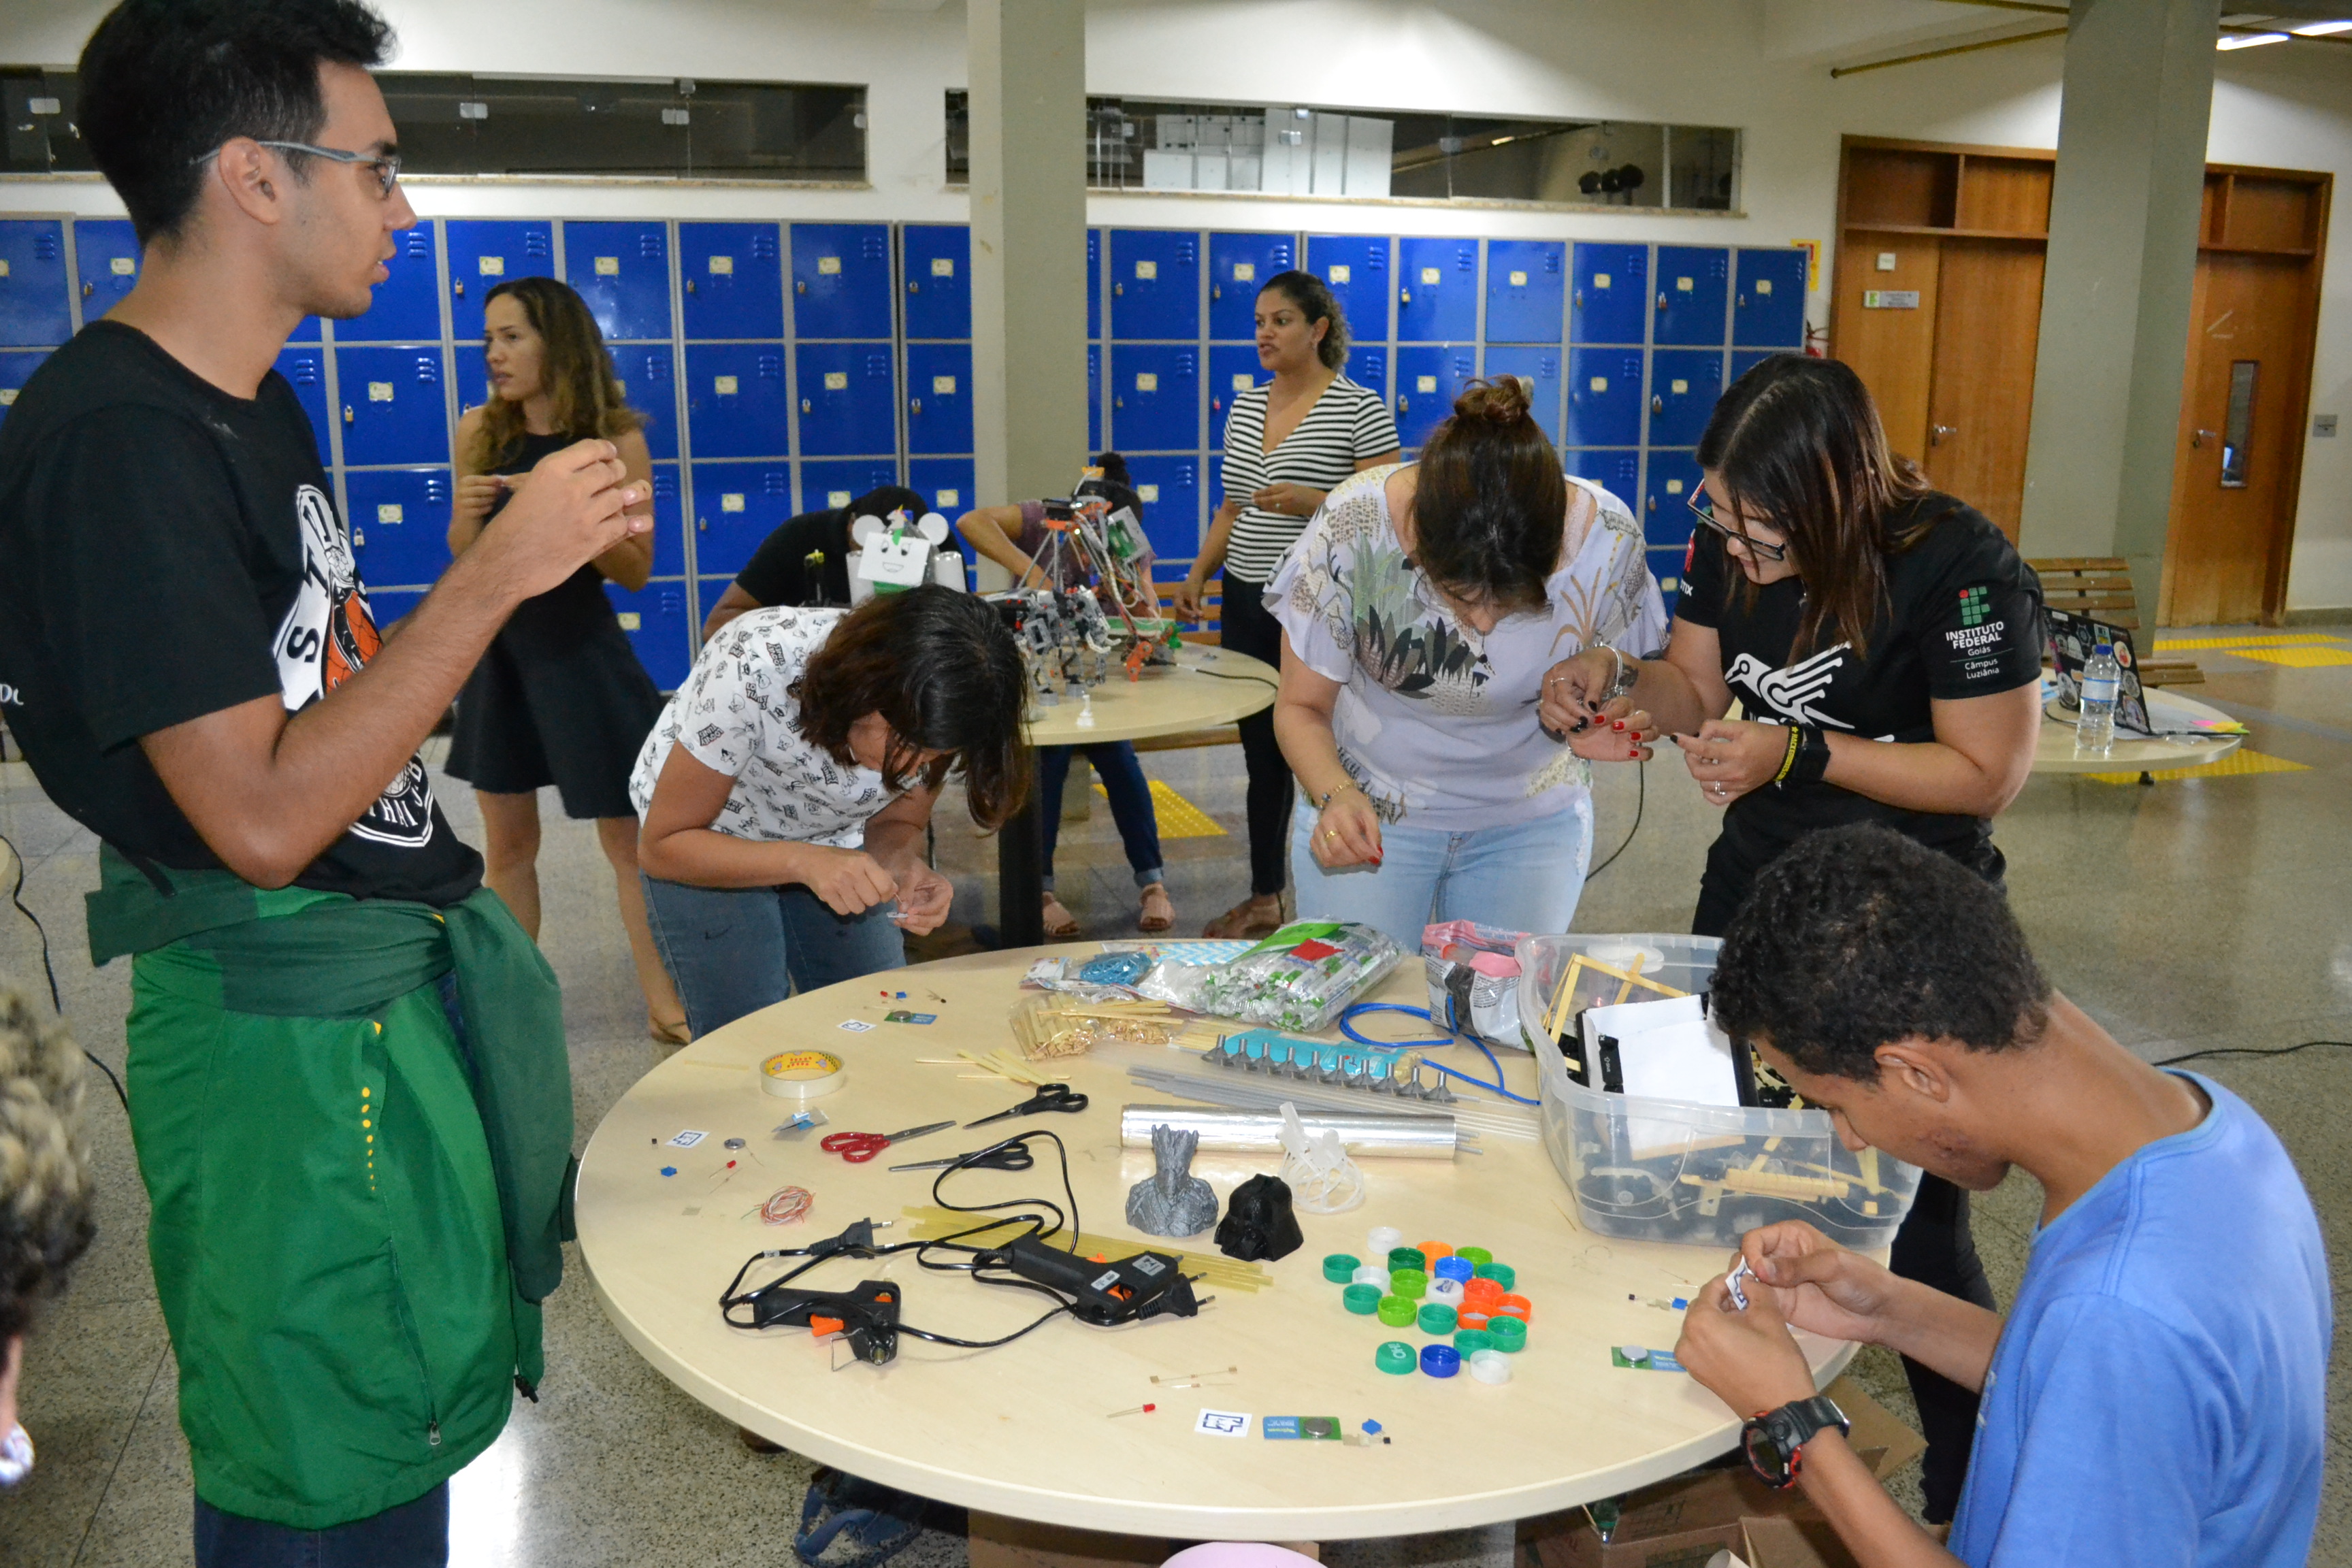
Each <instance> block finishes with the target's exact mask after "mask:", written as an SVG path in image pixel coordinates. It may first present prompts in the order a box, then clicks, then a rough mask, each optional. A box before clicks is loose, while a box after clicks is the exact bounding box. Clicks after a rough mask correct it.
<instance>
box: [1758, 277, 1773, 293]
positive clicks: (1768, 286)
mask: <svg viewBox="0 0 2352 1568" xmlns="http://www.w3.org/2000/svg"><path fill="white" fill-rule="evenodd" d="M1756 291H1757V292H1758V293H1759V294H1769V293H1770V292H1771V291H1772V279H1769V278H1759V279H1756Z"/></svg>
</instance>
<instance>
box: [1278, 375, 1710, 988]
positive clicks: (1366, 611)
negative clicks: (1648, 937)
mask: <svg viewBox="0 0 2352 1568" xmlns="http://www.w3.org/2000/svg"><path fill="white" fill-rule="evenodd" d="M1266 604H1267V605H1268V607H1269V608H1271V609H1272V610H1273V611H1274V613H1275V616H1276V619H1278V620H1279V621H1280V622H1281V623H1282V628H1283V644H1282V689H1281V691H1280V693H1279V695H1278V696H1277V697H1276V700H1275V730H1276V734H1277V735H1278V736H1279V737H1280V739H1281V742H1282V750H1283V754H1284V756H1286V758H1288V759H1289V762H1290V766H1291V771H1292V772H1293V773H1295V774H1296V775H1297V779H1298V784H1299V788H1300V790H1301V792H1302V793H1303V794H1304V795H1305V796H1306V802H1305V803H1303V804H1307V805H1312V806H1313V807H1314V809H1313V810H1312V811H1308V810H1302V811H1300V812H1299V813H1298V814H1297V818H1296V819H1295V821H1294V824H1293V826H1292V830H1291V849H1290V865H1291V877H1292V879H1293V883H1294V885H1295V886H1296V887H1297V889H1298V913H1299V917H1300V918H1301V919H1326V920H1349V921H1361V922H1362V923H1364V924H1367V925H1372V926H1377V927H1379V928H1380V929H1381V930H1382V931H1386V932H1388V933H1389V934H1390V935H1391V937H1393V938H1395V939H1396V940H1397V941H1398V942H1400V943H1402V944H1403V946H1404V948H1405V950H1406V951H1407V952H1412V951H1414V950H1416V949H1417V948H1418V947H1419V946H1420V944H1421V933H1422V928H1423V926H1424V925H1426V924H1428V923H1430V922H1431V921H1450V920H1475V921H1480V922H1482V923H1484V924H1487V925H1493V926H1500V927H1502V928H1504V929H1507V930H1512V931H1566V930H1567V929H1568V924H1569V920H1570V916H1572V915H1573V914H1574V913H1575V912H1576V901H1577V897H1578V895H1579V894H1580V892H1581V891H1582V889H1583V886H1584V873H1585V868H1586V866H1587V865H1588V863H1589V861H1590V858H1591V843H1592V799H1591V788H1590V784H1591V766H1590V764H1591V762H1595V761H1605V762H1618V761H1626V760H1631V759H1635V758H1643V757H1647V756H1648V754H1649V752H1648V749H1647V742H1649V741H1650V740H1651V739H1652V738H1653V735H1654V731H1652V730H1651V728H1650V725H1649V720H1648V716H1647V715H1646V714H1643V713H1639V712H1633V713H1624V712H1622V703H1621V704H1618V705H1617V707H1616V708H1613V709H1612V710H1611V712H1612V715H1614V716H1612V717H1596V718H1595V719H1594V720H1593V721H1590V722H1588V723H1586V724H1584V725H1582V726H1581V727H1580V728H1578V729H1577V730H1576V731H1574V732H1570V733H1563V732H1561V731H1556V730H1552V729H1550V728H1549V727H1548V726H1546V725H1544V724H1543V723H1541V722H1540V721H1538V713H1537V708H1538V702H1539V701H1540V700H1541V698H1542V696H1543V692H1544V688H1545V685H1546V683H1547V681H1548V680H1551V679H1558V672H1559V670H1560V668H1561V667H1562V666H1563V665H1566V664H1568V663H1569V662H1570V660H1572V659H1574V658H1575V657H1576V656H1577V655H1579V654H1580V653H1584V652H1585V651H1587V650H1609V649H1614V650H1617V651H1618V652H1619V653H1621V654H1622V655H1623V656H1624V658H1625V660H1626V662H1627V664H1628V666H1629V667H1630V665H1631V663H1632V661H1633V659H1636V658H1642V657H1644V656H1645V655H1647V654H1649V653H1651V652H1652V651H1654V649H1656V648H1658V647H1661V646H1662V645H1663V644H1664V641H1665V634H1666V614H1665V605H1664V601H1663V600H1662V599H1661V598H1660V596H1659V594H1658V584H1657V581H1656V579H1655V578H1654V577H1652V576H1651V575H1650V572H1649V568H1648V566H1647V564H1646V563H1645V562H1644V559H1643V540H1642V530H1641V526H1640V524H1638V523H1636V522H1635V521H1633V514H1632V513H1631V512H1630V511H1629V510H1627V509H1626V506H1625V503H1624V502H1622V500H1618V499H1617V498H1616V497H1615V496H1613V495H1612V494H1610V493H1609V492H1608V491H1607V490H1605V489H1601V487H1600V486H1598V485H1593V484H1588V483H1586V482H1585V481H1584V480H1581V479H1570V478H1568V477H1567V476H1566V475H1564V474H1562V473H1561V471H1560V467H1559V454H1558V453H1556V452H1555V451H1554V450H1553V449H1552V447H1551V443H1550V442H1549V440H1547V439H1546V438H1545V437H1544V434H1543V431H1542V430H1541V429H1540V428H1539V427H1538V426H1537V424H1536V421H1535V418H1534V416H1533V413H1532V411H1531V410H1530V408H1529V406H1528V395H1527V393H1526V391H1525V390H1524V389H1523V388H1522V387H1521V386H1520V384H1518V383H1517V381H1515V380H1512V379H1510V378H1508V377H1504V378H1500V379H1497V380H1496V381H1493V382H1474V383H1473V384H1471V385H1470V386H1469V388H1468V389H1467V390H1465V392H1464V393H1463V395H1461V397H1460V398H1458V399H1457V400H1456V401H1455V403H1454V417H1453V418H1451V419H1449V420H1447V421H1446V422H1445V423H1444V425H1442V426H1439V427H1438V428H1437V430H1436V431H1435V433H1434V434H1433V435H1432V436H1431V437H1430V438H1429V442H1428V444H1427V445H1426V446H1424V447H1423V448H1422V454H1421V459H1420V461H1418V462H1417V463H1410V464H1401V465H1397V466H1393V467H1390V468H1373V469H1370V470H1368V471H1367V472H1365V473H1362V474H1360V475H1358V476H1357V477H1356V478H1354V479H1350V480H1349V481H1348V482H1347V483H1345V484H1342V485H1341V486H1339V488H1338V489H1334V490H1333V491H1331V493H1330V495H1329V497H1328V499H1327V500H1325V501H1324V503H1323V507H1322V510H1320V511H1318V513H1317V514H1316V516H1315V519H1314V521H1312V522H1310V523H1309V524H1308V525H1307V531H1306V532H1305V533H1303V534H1302V535H1301V536H1300V537H1299V540H1298V542H1297V543H1296V544H1295V545H1293V546H1292V547H1291V550H1290V553H1289V554H1288V555H1287V556H1286V558H1285V559H1284V561H1283V563H1282V565H1281V567H1280V568H1279V569H1278V570H1277V571H1276V574H1275V576H1274V580H1273V582H1272V583H1271V584H1268V586H1267V589H1266ZM1590 711H1592V712H1594V713H1596V714H1597V712H1598V709H1597V706H1596V708H1595V709H1593V710H1590Z"/></svg>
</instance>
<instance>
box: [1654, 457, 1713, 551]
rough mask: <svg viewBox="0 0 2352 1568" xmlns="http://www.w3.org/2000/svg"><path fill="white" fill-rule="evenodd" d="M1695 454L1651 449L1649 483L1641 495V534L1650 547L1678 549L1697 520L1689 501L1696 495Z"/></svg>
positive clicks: (1696, 472) (1697, 479)
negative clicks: (1692, 513)
mask: <svg viewBox="0 0 2352 1568" xmlns="http://www.w3.org/2000/svg"><path fill="white" fill-rule="evenodd" d="M1699 479H1700V474H1699V468H1698V454H1697V453H1696V452H1689V451H1682V452H1670V451H1664V450H1653V451H1652V452H1651V453H1650V482H1649V485H1648V486H1647V488H1646V489H1644V490H1643V495H1642V536H1643V539H1645V540H1647V541H1648V542H1649V545H1650V548H1651V549H1653V550H1675V551H1679V550H1681V549H1683V548H1684V547H1685V546H1686V545H1688V544H1689V543H1690V537H1691V531H1692V530H1694V529H1696V527H1697V526H1698V520H1697V519H1696V518H1695V517H1693V516H1691V510H1690V503H1691V501H1692V500H1693V499H1694V498H1695V497H1696V496H1697V494H1698V487H1699Z"/></svg>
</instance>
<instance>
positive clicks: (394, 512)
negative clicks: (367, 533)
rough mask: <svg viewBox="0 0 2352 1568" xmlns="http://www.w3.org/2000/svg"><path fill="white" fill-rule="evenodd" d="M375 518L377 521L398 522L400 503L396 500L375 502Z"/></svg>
mask: <svg viewBox="0 0 2352 1568" xmlns="http://www.w3.org/2000/svg"><path fill="white" fill-rule="evenodd" d="M375 520H376V521H378V522H398V521H400V503H399V502H398V501H396V500H388V501H379V502H377V503H376V509H375Z"/></svg>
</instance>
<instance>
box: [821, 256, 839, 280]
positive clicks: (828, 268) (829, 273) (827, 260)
mask: <svg viewBox="0 0 2352 1568" xmlns="http://www.w3.org/2000/svg"><path fill="white" fill-rule="evenodd" d="M816 271H817V276H818V277H820V278H833V277H836V276H838V275H839V274H840V271H841V258H840V257H838V256H820V257H818V258H816Z"/></svg>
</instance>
